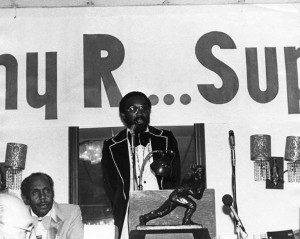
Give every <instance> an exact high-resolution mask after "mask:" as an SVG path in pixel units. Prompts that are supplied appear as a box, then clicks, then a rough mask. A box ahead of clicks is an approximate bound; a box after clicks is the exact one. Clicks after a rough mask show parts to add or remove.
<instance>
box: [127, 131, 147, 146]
mask: <svg viewBox="0 0 300 239" xmlns="http://www.w3.org/2000/svg"><path fill="white" fill-rule="evenodd" d="M131 137H132V136H131V133H130V132H128V139H129V142H130V144H131ZM149 139H150V134H149V132H142V133H136V134H135V138H134V142H135V146H138V145H140V144H141V145H143V146H144V147H146V145H147V144H148V143H149Z"/></svg>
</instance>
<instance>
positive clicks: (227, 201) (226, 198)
mask: <svg viewBox="0 0 300 239" xmlns="http://www.w3.org/2000/svg"><path fill="white" fill-rule="evenodd" d="M222 201H223V203H224V205H226V206H228V207H230V209H231V212H232V213H233V215H234V218H235V220H236V221H237V222H238V223H239V224H240V226H241V229H242V230H243V232H245V233H246V230H245V227H244V226H243V223H242V221H241V219H240V218H239V216H238V214H237V212H236V211H235V210H234V208H233V206H232V202H233V199H232V197H231V196H230V195H229V194H225V195H224V196H223V197H222Z"/></svg>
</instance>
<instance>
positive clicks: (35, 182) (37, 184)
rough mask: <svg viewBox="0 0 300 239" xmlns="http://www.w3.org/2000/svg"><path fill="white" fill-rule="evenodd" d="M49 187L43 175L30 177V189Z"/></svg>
mask: <svg viewBox="0 0 300 239" xmlns="http://www.w3.org/2000/svg"><path fill="white" fill-rule="evenodd" d="M45 187H50V183H49V182H48V180H47V179H46V178H44V177H35V178H32V179H31V182H30V189H31V190H32V189H35V188H45Z"/></svg>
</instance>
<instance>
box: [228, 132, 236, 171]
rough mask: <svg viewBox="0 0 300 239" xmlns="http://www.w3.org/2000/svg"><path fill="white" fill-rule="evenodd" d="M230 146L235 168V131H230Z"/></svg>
mask: <svg viewBox="0 0 300 239" xmlns="http://www.w3.org/2000/svg"><path fill="white" fill-rule="evenodd" d="M229 145H230V149H231V160H232V163H233V166H235V140H234V133H233V130H229Z"/></svg>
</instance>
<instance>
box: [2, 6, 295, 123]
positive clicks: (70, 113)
mask: <svg viewBox="0 0 300 239" xmlns="http://www.w3.org/2000/svg"><path fill="white" fill-rule="evenodd" d="M299 11H300V4H278V5H276V4H265V5H251V4H248V5H243V4H241V5H239V4H237V5H230V4H228V5H202V6H152V7H111V8H109V7H107V8H92V7H91V8H61V9H59V8H48V9H1V10H0V29H1V31H0V32H1V36H0V42H1V44H0V89H1V90H0V107H1V118H2V127H18V126H20V127H45V126H51V127H52V126H73V125H79V126H91V127H94V126H97V127H98V126H99V127H101V126H102V127H106V126H120V125H121V121H120V119H119V117H118V104H119V101H120V99H121V98H122V96H124V95H125V94H126V93H128V92H130V91H133V90H138V91H142V92H144V93H145V94H146V95H147V96H149V98H150V100H151V102H152V104H153V109H152V114H151V124H153V125H178V124H180V125H188V124H193V123H195V122H204V123H210V122H211V123H222V122H232V123H235V122H238V123H243V122H244V123H250V124H251V123H255V122H264V121H265V122H271V121H272V122H298V121H299V119H300V107H299V105H300V101H299V100H300V89H299V73H298V68H299V58H300V14H299Z"/></svg>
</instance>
